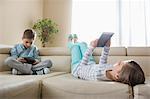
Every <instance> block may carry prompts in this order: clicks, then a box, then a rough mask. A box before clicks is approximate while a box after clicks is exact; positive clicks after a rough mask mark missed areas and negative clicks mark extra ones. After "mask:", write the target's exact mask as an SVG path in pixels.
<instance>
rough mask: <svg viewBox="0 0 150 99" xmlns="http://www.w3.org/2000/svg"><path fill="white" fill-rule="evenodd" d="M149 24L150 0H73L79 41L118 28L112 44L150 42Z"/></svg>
mask: <svg viewBox="0 0 150 99" xmlns="http://www.w3.org/2000/svg"><path fill="white" fill-rule="evenodd" d="M149 27H150V1H149V0H73V7H72V34H77V35H78V37H79V41H85V42H87V43H88V44H89V42H90V41H91V40H93V39H95V38H98V37H99V36H100V35H101V33H102V32H114V33H115V35H114V36H113V37H112V46H148V45H149V44H150V29H149Z"/></svg>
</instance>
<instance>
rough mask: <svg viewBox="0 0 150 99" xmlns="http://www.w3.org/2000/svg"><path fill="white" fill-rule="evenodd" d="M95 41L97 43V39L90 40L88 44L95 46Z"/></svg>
mask: <svg viewBox="0 0 150 99" xmlns="http://www.w3.org/2000/svg"><path fill="white" fill-rule="evenodd" d="M97 43H98V39H95V40H93V41H91V43H90V45H91V46H92V47H97Z"/></svg>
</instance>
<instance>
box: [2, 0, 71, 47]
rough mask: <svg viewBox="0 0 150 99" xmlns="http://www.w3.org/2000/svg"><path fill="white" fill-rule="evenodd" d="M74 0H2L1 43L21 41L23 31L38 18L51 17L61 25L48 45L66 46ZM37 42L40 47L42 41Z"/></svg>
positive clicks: (9, 43)
mask: <svg viewBox="0 0 150 99" xmlns="http://www.w3.org/2000/svg"><path fill="white" fill-rule="evenodd" d="M71 2H72V0H0V44H7V45H14V44H16V43H19V42H21V37H22V33H23V31H24V30H25V29H26V28H30V27H31V26H32V25H33V22H35V21H36V20H37V19H40V18H51V19H53V20H54V21H55V22H56V23H57V24H58V25H59V33H58V34H56V35H55V38H54V39H53V41H52V42H49V43H47V46H66V43H67V34H68V33H70V31H71V4H72V3H71ZM35 44H36V45H37V46H38V47H40V46H41V44H40V41H39V40H36V42H35Z"/></svg>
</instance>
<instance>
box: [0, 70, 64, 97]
mask: <svg viewBox="0 0 150 99" xmlns="http://www.w3.org/2000/svg"><path fill="white" fill-rule="evenodd" d="M60 74H64V72H51V73H50V74H46V75H12V74H11V72H10V71H6V72H0V86H1V88H0V99H1V98H2V97H3V99H39V97H40V93H41V80H42V79H44V78H47V77H53V76H56V75H60Z"/></svg>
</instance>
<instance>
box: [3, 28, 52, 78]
mask: <svg viewBox="0 0 150 99" xmlns="http://www.w3.org/2000/svg"><path fill="white" fill-rule="evenodd" d="M34 38H35V34H34V33H33V31H32V30H31V29H27V30H25V31H24V34H23V37H22V41H23V43H21V44H17V45H15V46H14V47H13V48H12V49H11V51H10V54H11V56H10V57H8V58H7V59H6V60H5V64H6V65H8V66H9V67H11V68H12V74H13V75H17V74H30V75H32V74H33V75H42V74H48V73H49V72H50V70H49V68H50V67H52V62H51V61H50V60H45V61H41V59H40V57H39V55H38V54H39V51H38V49H37V48H36V47H35V46H34V45H32V43H33V41H34ZM24 57H30V58H32V59H33V60H34V61H33V63H29V62H27V60H26V59H25V58H24Z"/></svg>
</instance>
